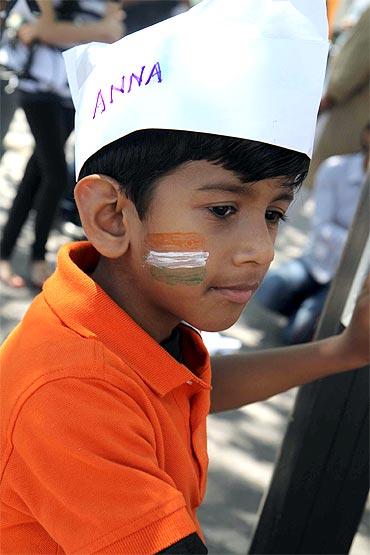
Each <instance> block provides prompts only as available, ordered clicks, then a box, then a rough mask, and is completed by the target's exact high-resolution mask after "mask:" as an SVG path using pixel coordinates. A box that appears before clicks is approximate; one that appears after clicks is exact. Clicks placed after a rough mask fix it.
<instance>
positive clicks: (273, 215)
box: [265, 210, 287, 225]
mask: <svg viewBox="0 0 370 555" xmlns="http://www.w3.org/2000/svg"><path fill="white" fill-rule="evenodd" d="M265 218H266V221H267V222H268V223H269V224H272V225H277V224H278V223H279V222H280V221H283V222H286V221H287V217H286V215H285V214H284V213H283V212H279V211H278V210H266V214H265Z"/></svg>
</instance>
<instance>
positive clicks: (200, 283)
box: [114, 161, 293, 338]
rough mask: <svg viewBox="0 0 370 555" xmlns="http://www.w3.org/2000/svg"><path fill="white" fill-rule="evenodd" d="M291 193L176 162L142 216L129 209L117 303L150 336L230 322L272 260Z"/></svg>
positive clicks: (277, 183)
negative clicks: (181, 323) (183, 326)
mask: <svg viewBox="0 0 370 555" xmlns="http://www.w3.org/2000/svg"><path fill="white" fill-rule="evenodd" d="M292 196H293V193H292V189H290V188H289V187H287V186H282V179H266V180H263V181H259V182H257V183H254V184H249V185H247V186H246V185H245V184H243V183H242V182H241V181H240V180H239V178H238V177H237V176H236V175H235V174H234V173H233V172H231V171H228V170H225V169H224V168H222V167H221V166H217V165H215V164H212V163H210V162H207V161H195V162H188V163H186V164H184V165H182V166H180V167H179V168H177V169H176V170H175V171H174V172H173V173H172V174H171V175H169V176H167V177H164V178H162V179H160V180H159V181H158V183H157V185H156V188H155V191H154V195H153V199H152V201H151V205H150V209H149V212H148V215H147V217H146V218H145V219H144V220H143V221H141V220H140V219H139V218H138V216H137V214H136V210H132V209H130V210H128V219H127V225H128V229H129V236H130V242H129V247H128V249H127V251H126V253H125V254H124V255H123V256H122V257H120V259H119V260H117V261H116V262H115V264H114V267H115V268H116V277H115V278H114V279H115V282H116V284H115V287H114V290H115V292H116V294H115V296H116V297H117V296H118V297H119V299H118V302H119V304H121V306H123V308H125V309H126V310H127V311H128V312H129V313H130V315H131V316H132V317H133V318H134V320H136V321H137V322H138V323H139V324H140V325H141V326H142V327H144V329H146V330H147V331H148V332H149V333H152V335H154V336H156V337H157V338H158V333H157V332H158V328H159V329H161V330H163V332H162V333H160V336H162V335H164V337H165V336H166V329H167V326H168V332H170V331H171V329H172V328H173V327H174V326H175V325H177V323H179V321H181V320H185V321H186V322H188V323H189V324H192V325H193V326H194V327H196V328H199V329H201V330H207V331H217V330H223V329H226V328H228V327H230V326H231V325H232V324H233V323H234V322H235V321H236V320H237V319H238V317H239V316H240V313H241V312H242V310H243V308H244V306H245V304H246V303H247V302H248V300H249V299H250V297H251V296H252V294H253V292H254V291H255V289H256V288H257V287H258V285H259V284H260V282H261V280H262V278H263V276H264V275H265V273H266V271H267V270H268V268H269V265H270V263H271V261H272V260H273V257H274V243H275V238H276V234H277V230H278V223H279V220H280V219H281V217H282V216H283V215H284V214H285V212H286V210H287V208H288V206H289V204H290V202H291V200H292ZM117 268H118V274H117ZM121 284H122V287H121ZM117 286H118V287H117ZM120 288H121V289H120ZM117 291H118V293H117ZM116 300H117V299H116ZM135 312H137V314H136V313H135ZM164 337H163V338H164Z"/></svg>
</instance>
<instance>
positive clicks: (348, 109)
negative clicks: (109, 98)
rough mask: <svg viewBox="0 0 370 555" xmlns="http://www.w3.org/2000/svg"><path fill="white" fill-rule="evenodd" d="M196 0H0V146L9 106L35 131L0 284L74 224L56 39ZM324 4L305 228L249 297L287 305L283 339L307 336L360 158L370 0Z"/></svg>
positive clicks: (70, 39)
mask: <svg viewBox="0 0 370 555" xmlns="http://www.w3.org/2000/svg"><path fill="white" fill-rule="evenodd" d="M225 1H226V0H225ZM196 3H197V0H145V1H138V0H108V1H106V0H6V1H3V0H2V1H1V3H0V11H1V44H0V84H1V156H3V154H4V152H5V147H4V138H5V136H6V133H7V131H8V129H9V127H10V125H11V122H12V118H13V116H14V113H15V110H16V109H19V108H21V109H23V111H24V113H25V116H26V119H27V122H28V124H29V127H30V130H31V133H32V135H33V138H34V143H35V146H34V151H33V153H32V155H31V157H30V159H29V160H28V163H27V165H26V169H25V172H24V175H23V178H22V179H21V181H20V183H19V186H18V189H17V192H16V196H15V198H14V201H13V204H12V206H11V208H10V210H9V214H8V218H7V221H6V222H5V226H4V228H3V233H2V239H1V243H0V249H1V253H0V280H1V282H2V283H3V284H6V285H7V286H8V287H13V288H14V287H15V288H21V287H24V286H26V285H27V284H32V285H33V286H34V287H36V288H40V287H41V286H42V284H43V282H44V281H45V279H46V278H47V277H48V276H49V275H50V273H51V271H52V268H50V266H49V264H48V262H47V261H46V245H47V239H48V236H49V233H50V230H51V228H52V226H55V225H63V223H64V222H66V221H67V222H70V223H72V224H73V229H74V231H75V232H76V235H77V236H81V237H82V236H83V231H82V229H81V227H80V222H79V217H78V213H77V210H76V208H75V205H74V201H73V186H74V180H75V178H74V173H73V168H72V167H70V166H69V165H68V164H67V161H66V157H65V143H66V141H67V139H68V137H69V136H70V135H71V133H72V132H73V120H74V110H73V106H72V102H71V98H70V94H69V90H68V84H67V79H66V73H65V69H64V64H63V59H62V52H63V50H65V49H66V48H69V47H70V46H72V45H76V44H81V43H86V42H90V41H100V42H108V43H110V42H114V41H116V40H118V39H120V38H121V37H123V36H125V35H127V34H130V33H133V32H135V31H137V30H139V29H142V28H144V27H146V26H148V25H152V24H155V23H157V22H159V21H161V20H163V19H166V18H168V17H171V16H174V15H176V14H178V13H181V12H182V11H185V10H187V9H189V8H191V6H192V5H194V4H196ZM327 8H328V19H329V29H330V40H331V46H330V55H329V60H328V69H327V77H326V85H325V89H324V93H323V96H322V100H321V104H320V110H319V117H318V125H317V133H316V139H315V147H314V153H313V158H312V162H311V166H310V171H309V173H308V176H307V178H306V180H305V183H304V187H306V188H307V189H311V188H312V189H313V197H314V199H315V203H316V205H315V206H316V208H315V211H314V214H313V218H312V222H311V224H312V229H311V233H310V236H309V239H308V243H307V246H306V248H305V250H304V252H303V254H302V256H301V257H300V258H299V259H296V260H292V261H290V262H289V263H286V264H284V265H281V266H280V267H278V268H274V269H273V270H271V272H270V273H269V274H268V275H267V277H266V279H265V281H264V282H263V284H262V287H261V289H260V291H259V292H258V294H257V297H256V299H257V301H258V302H259V303H260V304H261V305H263V306H265V307H267V308H269V309H271V310H274V311H276V312H280V313H281V314H283V315H284V316H286V318H287V326H286V329H285V331H284V341H285V342H286V343H296V342H302V341H308V340H310V339H311V338H312V335H313V333H314V330H315V326H316V323H317V320H318V318H319V315H320V312H321V310H322V306H323V303H324V301H325V297H326V294H327V291H328V288H329V285H330V282H331V280H332V279H333V276H334V275H335V271H336V269H337V266H338V262H339V258H340V254H341V251H342V249H343V247H344V244H345V240H346V236H347V232H348V229H349V227H350V225H351V221H352V218H353V214H354V213H355V210H356V204H357V201H358V198H359V196H360V191H361V185H362V182H363V180H364V176H365V173H366V169H367V167H368V163H369V144H370V140H369V137H370V128H369V68H370V62H369V52H370V44H369V42H370V33H369V30H370V0H327ZM230 9H232V2H230ZM302 109H304V107H302ZM31 211H35V213H36V217H35V220H34V221H35V223H34V226H35V233H34V242H33V245H32V248H31V252H30V263H29V274H28V275H27V276H21V275H17V274H16V273H14V271H13V269H12V256H13V254H14V251H15V249H16V246H17V240H18V237H19V235H20V232H21V230H22V227H23V225H24V223H25V222H26V221H27V218H28V216H29V214H30V212H31ZM279 291H280V292H281V291H284V295H281V294H278V292H279Z"/></svg>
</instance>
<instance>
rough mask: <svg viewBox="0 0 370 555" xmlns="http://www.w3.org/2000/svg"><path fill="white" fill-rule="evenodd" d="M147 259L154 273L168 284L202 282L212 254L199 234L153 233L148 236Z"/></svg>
mask: <svg viewBox="0 0 370 555" xmlns="http://www.w3.org/2000/svg"><path fill="white" fill-rule="evenodd" d="M146 246H147V250H148V252H147V254H146V255H145V262H146V263H147V264H148V265H149V266H150V272H151V275H152V276H153V277H154V278H155V279H156V280H158V281H161V282H163V283H166V284H167V285H179V284H182V285H199V284H200V283H201V282H202V281H203V279H204V277H205V274H206V268H205V266H206V262H207V259H208V257H209V253H208V252H207V251H206V250H205V241H204V239H203V238H202V237H201V236H200V235H198V234H197V233H152V234H150V235H148V237H147V238H146Z"/></svg>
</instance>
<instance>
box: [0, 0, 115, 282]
mask: <svg viewBox="0 0 370 555" xmlns="http://www.w3.org/2000/svg"><path fill="white" fill-rule="evenodd" d="M12 4H13V6H12V8H13V9H14V10H17V9H19V10H20V11H22V12H23V17H24V18H27V17H28V21H29V22H28V23H25V24H23V25H22V26H21V27H20V29H19V32H18V35H19V39H20V40H21V41H22V43H23V44H26V45H28V46H29V51H30V59H29V62H28V64H27V66H28V67H27V73H26V74H24V75H22V77H21V78H20V79H19V84H18V89H19V91H18V94H19V102H20V105H21V107H22V108H23V110H24V112H25V115H26V118H27V121H28V124H29V126H30V129H31V132H32V134H33V137H34V139H35V148H34V152H33V154H32V156H31V158H30V159H29V161H28V163H27V166H26V169H25V173H24V176H23V178H22V180H21V182H20V184H19V187H18V191H17V194H16V197H15V199H14V202H13V204H12V207H11V209H10V212H9V215H8V220H7V222H6V224H5V227H4V230H3V236H2V240H1V243H0V256H1V258H0V280H1V281H2V282H3V283H5V284H7V285H8V286H10V287H23V286H24V285H25V281H24V279H23V278H22V277H21V276H18V275H15V274H14V273H13V271H12V267H11V262H10V259H11V256H12V253H13V251H14V248H15V246H16V243H17V239H18V237H19V234H20V232H21V229H22V227H23V224H24V223H25V221H26V220H27V217H28V215H29V213H30V211H31V209H32V208H36V218H35V238H34V242H33V245H32V252H31V261H30V270H29V274H30V281H31V283H32V284H33V285H34V286H35V287H37V288H39V287H41V286H42V284H43V282H44V281H45V280H46V279H47V277H49V275H50V274H51V268H50V267H49V265H48V263H47V261H46V260H45V255H46V242H47V239H48V235H49V232H50V229H51V226H52V223H53V220H54V217H55V214H56V210H57V207H58V203H59V201H60V198H61V197H62V195H63V192H64V190H65V187H66V184H67V165H66V159H65V153H64V145H65V142H66V140H67V139H68V137H69V135H70V133H71V131H72V130H73V126H74V109H73V105H72V101H71V97H70V92H69V87H68V83H67V75H66V71H65V67H64V61H63V57H62V51H63V50H64V49H66V48H69V47H70V46H73V45H75V44H81V43H87V42H91V41H98V42H107V43H109V42H114V41H116V40H118V39H120V38H121V37H122V36H123V34H124V23H123V19H124V12H123V10H122V8H121V5H120V4H119V3H117V2H110V1H109V2H106V1H104V0H93V1H91V0H37V2H33V3H28V2H27V1H26V0H17V1H16V2H12ZM35 4H37V6H38V8H39V13H35V12H34V11H32V8H33V6H34V5H35Z"/></svg>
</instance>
